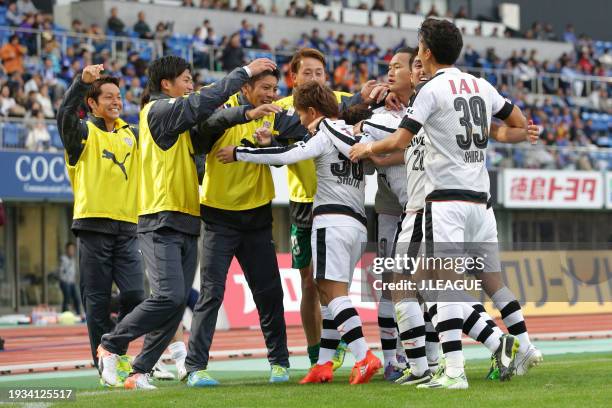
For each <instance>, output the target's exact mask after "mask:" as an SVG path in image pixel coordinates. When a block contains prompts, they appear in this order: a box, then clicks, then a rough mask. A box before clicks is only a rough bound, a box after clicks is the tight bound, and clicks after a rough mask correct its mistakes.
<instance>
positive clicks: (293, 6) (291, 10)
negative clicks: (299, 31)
mask: <svg viewBox="0 0 612 408" xmlns="http://www.w3.org/2000/svg"><path fill="white" fill-rule="evenodd" d="M299 12H300V9H299V8H298V6H297V1H295V0H292V1H291V2H290V3H289V7H287V11H285V16H287V17H298V14H299Z"/></svg>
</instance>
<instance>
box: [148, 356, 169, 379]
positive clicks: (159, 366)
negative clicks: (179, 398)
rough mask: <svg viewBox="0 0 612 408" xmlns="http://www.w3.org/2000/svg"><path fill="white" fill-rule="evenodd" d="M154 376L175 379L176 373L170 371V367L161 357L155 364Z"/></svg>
mask: <svg viewBox="0 0 612 408" xmlns="http://www.w3.org/2000/svg"><path fill="white" fill-rule="evenodd" d="M152 372H153V378H155V379H156V380H174V374H172V373H171V372H170V371H168V368H167V367H166V365H165V364H164V363H162V361H161V359H160V360H159V361H158V362H157V363H156V364H155V365H154V366H153V370H152Z"/></svg>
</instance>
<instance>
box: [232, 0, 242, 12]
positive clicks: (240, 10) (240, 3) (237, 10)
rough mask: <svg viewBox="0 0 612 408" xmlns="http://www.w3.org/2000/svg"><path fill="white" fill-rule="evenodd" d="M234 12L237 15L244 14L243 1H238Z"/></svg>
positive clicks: (233, 9)
mask: <svg viewBox="0 0 612 408" xmlns="http://www.w3.org/2000/svg"><path fill="white" fill-rule="evenodd" d="M232 11H235V12H237V13H244V6H243V5H242V0H236V5H235V6H234V7H233V8H232Z"/></svg>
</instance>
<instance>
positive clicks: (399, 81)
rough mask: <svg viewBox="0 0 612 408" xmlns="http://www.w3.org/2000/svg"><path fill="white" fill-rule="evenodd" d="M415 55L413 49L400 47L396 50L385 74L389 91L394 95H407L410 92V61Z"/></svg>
mask: <svg viewBox="0 0 612 408" xmlns="http://www.w3.org/2000/svg"><path fill="white" fill-rule="evenodd" d="M414 55H415V50H414V49H413V48H408V47H402V48H400V49H398V50H397V51H396V52H395V54H394V55H393V58H391V61H389V71H388V72H387V82H389V90H390V91H391V92H395V93H409V92H411V91H412V82H411V80H410V59H411V58H412V57H413V56H414Z"/></svg>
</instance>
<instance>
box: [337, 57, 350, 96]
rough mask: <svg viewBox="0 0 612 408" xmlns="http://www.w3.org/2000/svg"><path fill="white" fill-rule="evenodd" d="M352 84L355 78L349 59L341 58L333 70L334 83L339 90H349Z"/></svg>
mask: <svg viewBox="0 0 612 408" xmlns="http://www.w3.org/2000/svg"><path fill="white" fill-rule="evenodd" d="M354 84H355V79H354V76H353V73H352V72H351V66H350V64H349V61H348V60H347V59H346V58H342V59H341V60H340V63H339V64H338V67H337V68H336V69H335V70H334V85H335V86H336V89H338V90H340V91H344V92H351V91H352V89H353V85H354Z"/></svg>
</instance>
